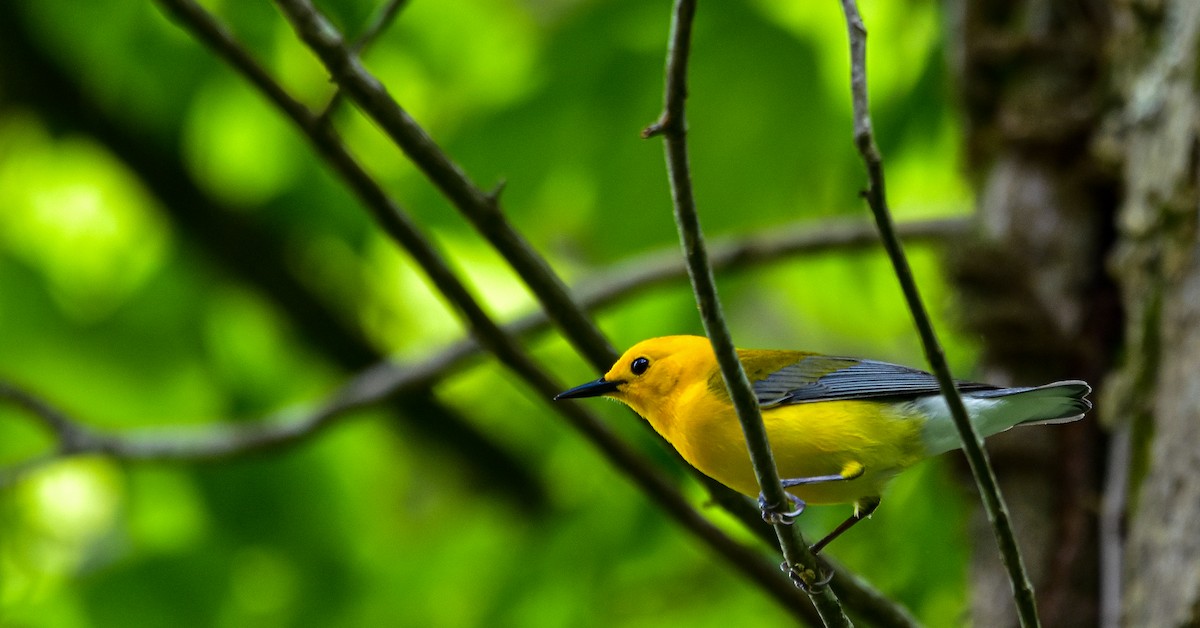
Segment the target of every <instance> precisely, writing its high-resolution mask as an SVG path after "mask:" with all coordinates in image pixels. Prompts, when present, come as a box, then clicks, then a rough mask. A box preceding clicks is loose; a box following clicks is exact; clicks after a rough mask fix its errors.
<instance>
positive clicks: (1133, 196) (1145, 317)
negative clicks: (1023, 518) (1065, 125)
mask: <svg viewBox="0 0 1200 628" xmlns="http://www.w3.org/2000/svg"><path fill="white" fill-rule="evenodd" d="M1116 17H1117V20H1116V22H1115V24H1116V27H1117V29H1116V38H1115V47H1114V57H1113V58H1114V59H1115V60H1116V61H1117V64H1118V67H1117V73H1116V76H1117V77H1118V88H1119V90H1120V93H1121V95H1122V96H1123V98H1124V102H1123V106H1122V108H1121V110H1120V111H1119V112H1118V115H1117V116H1114V117H1113V124H1112V125H1111V126H1112V127H1113V128H1114V129H1115V130H1114V133H1113V140H1114V141H1113V142H1112V144H1113V145H1114V146H1118V147H1119V150H1120V152H1121V154H1122V156H1123V158H1124V159H1123V162H1124V163H1123V171H1122V175H1123V179H1124V183H1125V189H1126V192H1125V195H1124V198H1123V201H1122V205H1121V210H1120V214H1119V216H1118V229H1119V234H1120V240H1119V246H1118V248H1117V253H1116V254H1115V255H1114V257H1113V268H1114V270H1115V272H1116V274H1117V276H1118V278H1119V281H1120V283H1121V288H1122V296H1123V299H1124V304H1125V308H1126V311H1127V312H1128V317H1129V318H1128V320H1129V324H1128V328H1127V341H1126V347H1125V364H1124V365H1123V367H1122V368H1121V370H1120V371H1119V372H1118V373H1117V375H1116V376H1115V377H1114V379H1113V382H1114V386H1113V387H1112V389H1113V393H1114V394H1112V395H1110V396H1109V397H1107V398H1106V399H1105V400H1106V401H1110V403H1111V405H1109V411H1108V412H1106V416H1107V417H1108V418H1109V419H1110V420H1112V421H1113V422H1115V423H1116V424H1117V426H1118V429H1119V430H1120V431H1121V432H1122V433H1124V434H1129V435H1131V436H1130V437H1127V438H1126V439H1125V442H1130V443H1131V445H1130V446H1129V447H1126V448H1115V449H1114V454H1115V455H1116V457H1115V458H1114V459H1113V460H1112V464H1113V465H1114V468H1117V469H1120V470H1122V471H1124V472H1125V473H1124V476H1123V477H1124V478H1127V479H1126V480H1125V481H1122V482H1113V483H1111V485H1112V487H1113V488H1112V489H1111V490H1110V491H1109V493H1108V494H1107V495H1106V498H1107V499H1108V500H1109V503H1108V504H1107V505H1108V506H1110V507H1112V510H1113V511H1114V512H1116V513H1120V512H1124V513H1126V516H1127V530H1128V533H1127V536H1126V537H1125V538H1124V539H1123V544H1122V543H1121V541H1122V539H1121V538H1120V535H1119V534H1112V535H1108V536H1107V537H1106V538H1107V539H1109V542H1110V544H1120V545H1117V546H1116V547H1112V546H1110V547H1107V548H1106V551H1109V552H1111V553H1113V554H1114V555H1115V556H1120V555H1121V552H1120V550H1121V549H1123V554H1124V561H1123V562H1124V566H1123V569H1122V570H1121V571H1120V572H1118V573H1112V574H1107V579H1106V584H1107V585H1108V586H1107V587H1106V588H1107V589H1110V590H1111V592H1112V594H1113V595H1117V594H1119V593H1123V594H1124V595H1123V597H1122V599H1121V603H1120V605H1119V607H1118V606H1117V605H1116V604H1115V603H1114V604H1113V605H1112V609H1111V610H1110V613H1111V614H1112V615H1111V618H1112V620H1113V623H1114V625H1115V622H1116V613H1117V612H1120V613H1121V614H1122V616H1121V623H1122V624H1123V625H1129V626H1184V625H1188V626H1194V625H1197V624H1200V527H1198V526H1197V523H1196V522H1197V521H1198V520H1200V481H1197V479H1196V477H1197V476H1196V471H1197V469H1198V468H1200V379H1197V377H1196V373H1197V371H1200V255H1198V253H1200V249H1198V248H1197V240H1196V214H1197V210H1198V209H1200V207H1198V203H1197V189H1196V179H1197V167H1198V166H1197V158H1198V146H1197V122H1198V121H1200V115H1198V114H1200V99H1198V94H1197V86H1196V80H1197V75H1196V72H1197V66H1196V55H1197V52H1198V50H1197V43H1198V42H1200V3H1198V2H1196V1H1195V0H1164V1H1162V2H1146V1H1143V2H1127V3H1124V4H1123V6H1122V7H1121V9H1120V11H1119V12H1118V13H1117V15H1116ZM1126 454H1127V455H1126ZM1116 477H1121V476H1116Z"/></svg>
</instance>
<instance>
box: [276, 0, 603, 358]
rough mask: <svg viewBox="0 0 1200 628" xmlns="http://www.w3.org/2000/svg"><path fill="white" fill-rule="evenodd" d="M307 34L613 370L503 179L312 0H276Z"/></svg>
mask: <svg viewBox="0 0 1200 628" xmlns="http://www.w3.org/2000/svg"><path fill="white" fill-rule="evenodd" d="M276 4H277V5H278V6H279V8H280V10H281V11H282V12H283V14H284V16H285V17H286V18H287V19H288V21H289V22H291V24H292V27H293V28H294V29H295V30H296V32H297V34H299V36H300V38H301V39H303V40H304V42H305V43H306V44H307V45H308V46H309V48H311V49H312V50H313V52H315V53H316V54H317V56H318V57H319V58H320V59H321V61H322V62H323V63H324V64H325V67H326V69H327V70H328V71H329V73H330V75H331V76H332V77H333V79H334V80H335V81H336V82H337V84H338V86H339V87H340V88H341V90H342V91H344V92H345V93H346V95H348V96H349V97H350V98H351V99H352V100H354V102H355V104H357V105H358V106H359V108H361V109H362V110H363V111H364V112H365V113H366V114H367V115H368V116H370V118H371V119H372V120H374V121H375V122H376V123H377V124H379V126H380V127H381V128H382V129H383V130H384V132H386V133H387V134H388V136H389V137H391V138H392V140H393V141H394V142H396V144H397V145H398V146H399V147H400V148H401V150H403V151H404V153H405V154H406V155H408V157H409V159H410V160H412V162H413V163H414V164H415V165H416V166H417V167H418V168H420V169H421V171H422V172H424V173H425V176H426V177H427V178H428V179H429V180H430V181H431V182H432V183H433V184H434V185H435V186H437V188H438V190H440V191H441V192H442V194H443V195H444V196H445V197H446V198H447V199H449V200H450V202H451V203H452V204H453V205H454V206H455V207H456V208H458V210H459V211H460V212H461V213H462V214H463V216H465V217H466V218H467V220H468V221H470V222H471V224H472V225H473V226H474V227H475V229H476V230H477V231H478V232H479V233H480V234H481V235H483V236H484V237H485V238H487V240H488V242H490V243H491V244H492V246H493V247H495V248H496V250H497V251H499V252H500V254H501V255H502V256H503V257H504V259H505V260H506V261H507V262H508V263H509V265H511V266H512V267H513V269H514V270H515V271H516V272H517V274H518V275H519V276H520V277H521V279H522V280H524V281H525V283H526V284H527V285H528V286H529V289H530V290H531V291H532V292H533V294H534V296H535V297H536V298H537V299H538V301H539V302H540V303H541V304H542V307H543V308H544V309H545V310H546V313H547V314H549V316H550V318H551V319H552V320H553V321H554V322H555V324H556V325H558V326H559V327H560V328H561V329H562V331H563V334H564V335H565V337H566V338H567V340H568V341H570V342H571V344H572V345H573V346H574V347H575V348H576V350H578V351H579V352H580V354H582V355H583V356H584V357H586V358H587V360H588V361H589V362H590V363H591V364H592V366H593V367H595V368H597V369H608V367H610V366H612V363H613V361H615V360H616V359H617V353H616V351H614V350H613V348H612V346H611V345H609V343H608V340H606V339H605V338H604V335H603V334H602V333H600V329H599V327H597V326H596V324H595V323H594V322H592V320H591V319H590V318H589V317H588V315H587V313H586V312H585V311H584V310H583V309H582V308H580V307H579V306H578V305H576V303H575V302H574V300H573V299H572V298H571V295H570V293H569V292H568V291H567V288H566V286H565V285H564V284H563V283H562V280H561V279H560V278H559V277H558V275H556V274H555V273H554V272H553V271H552V270H550V266H549V265H548V264H547V263H546V260H545V259H543V258H542V257H541V256H540V255H539V254H538V253H537V252H536V251H535V250H534V249H533V247H532V246H531V245H530V244H529V242H527V241H526V240H525V238H524V237H523V236H521V234H520V233H518V232H517V231H516V229H514V228H513V227H512V225H511V224H509V222H508V219H507V218H506V217H505V216H504V214H503V212H501V211H500V199H499V193H500V191H501V188H502V186H499V187H497V188H496V189H495V190H493V191H492V192H490V193H489V192H484V191H483V190H481V189H480V188H479V187H478V186H476V185H475V184H474V183H473V182H472V181H471V180H470V178H469V177H467V175H466V173H464V172H463V170H462V168H461V167H459V165H458V164H456V163H455V162H454V161H453V160H451V159H450V157H449V156H448V155H447V154H446V153H445V152H444V151H442V149H441V148H440V147H439V146H438V145H437V144H436V143H435V142H434V141H433V138H431V137H430V136H429V134H428V133H426V132H425V129H423V128H421V126H420V125H419V124H417V122H416V121H415V120H413V119H412V117H411V116H409V115H408V112H406V111H405V110H404V109H403V108H401V107H400V105H399V104H398V103H397V102H396V101H395V100H394V99H393V98H392V97H391V95H390V94H388V92H387V89H386V88H384V86H383V84H382V83H381V82H380V81H379V80H378V79H377V78H375V77H374V76H373V75H372V74H371V73H370V72H368V71H367V69H366V68H364V67H363V65H362V63H361V62H360V61H359V59H358V57H357V56H356V55H355V54H354V53H353V51H351V50H350V48H348V47H347V46H346V43H345V40H344V39H343V38H342V35H341V33H339V32H338V31H337V29H336V28H335V27H334V26H333V24H331V23H330V22H329V20H327V19H326V18H325V17H324V16H323V15H321V13H320V12H318V11H317V9H316V7H314V6H313V4H312V2H310V1H309V0H276Z"/></svg>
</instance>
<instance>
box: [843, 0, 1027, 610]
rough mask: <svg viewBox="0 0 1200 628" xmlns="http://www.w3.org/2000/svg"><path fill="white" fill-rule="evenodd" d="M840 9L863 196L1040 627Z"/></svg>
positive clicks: (861, 50)
mask: <svg viewBox="0 0 1200 628" xmlns="http://www.w3.org/2000/svg"><path fill="white" fill-rule="evenodd" d="M842 10H843V12H844V13H845V15H846V26H847V30H848V32H849V39H850V90H851V94H852V101H853V107H854V143H855V145H857V146H858V151H859V152H860V153H861V154H862V158H863V162H864V163H865V165H866V169H867V180H868V185H867V190H866V192H865V194H864V196H865V197H866V199H867V204H868V205H870V207H871V213H872V214H873V215H874V216H875V223H876V224H877V225H878V227H879V235H880V238H881V239H882V240H883V245H884V248H885V249H886V250H887V253H888V257H889V258H891V260H892V266H893V267H894V268H895V271H896V278H897V279H898V280H899V282H900V287H901V289H902V290H903V292H904V298H905V300H906V301H907V302H908V308H909V310H910V311H911V312H912V316H913V322H914V323H915V324H916V327H917V332H918V333H919V334H920V336H921V344H922V345H923V346H924V347H925V358H926V359H927V360H928V361H929V366H930V367H931V370H932V371H933V373H934V375H936V376H937V380H938V385H939V387H940V388H941V391H942V396H943V397H945V398H946V405H947V406H949V408H950V415H951V417H953V419H954V426H955V427H956V428H957V430H958V435H959V438H960V439H961V440H962V443H963V452H964V453H965V454H966V456H967V462H968V463H969V465H970V467H971V473H972V475H974V476H975V483H976V485H977V486H978V487H979V493H980V496H981V497H982V499H983V505H984V508H985V510H986V511H987V514H988V519H989V520H990V521H991V522H992V529H993V532H994V533H995V536H996V543H997V545H999V548H1000V558H1001V560H1002V561H1003V562H1004V566H1005V568H1006V569H1007V570H1008V577H1009V581H1010V583H1011V585H1012V589H1013V600H1014V602H1015V603H1016V606H1017V615H1018V617H1019V618H1020V620H1021V625H1022V626H1038V625H1039V621H1038V616H1037V604H1036V600H1035V599H1034V595H1033V585H1032V584H1030V582H1029V576H1028V575H1027V574H1026V571H1025V565H1024V562H1023V561H1022V559H1021V552H1020V550H1019V548H1018V547H1017V541H1016V538H1015V536H1014V535H1013V530H1012V522H1011V521H1010V519H1009V514H1008V507H1007V506H1005V504H1004V497H1003V496H1002V495H1001V494H1000V487H999V486H998V485H997V483H996V474H995V472H993V471H992V465H991V463H990V462H989V461H988V456H987V451H986V450H985V449H984V448H983V440H982V439H981V438H979V434H977V433H976V432H975V428H974V426H972V425H971V420H970V418H969V417H968V416H967V410H966V407H964V406H963V401H962V397H961V396H960V395H959V394H958V390H957V389H956V388H955V387H954V378H953V377H952V376H951V374H950V368H949V367H948V366H947V365H946V356H945V354H944V353H943V352H942V347H941V345H940V344H939V343H938V340H937V335H936V333H935V332H934V329H933V323H931V322H930V320H929V314H928V313H927V312H926V311H925V305H924V304H923V303H922V301H921V294H920V292H919V291H918V290H917V283H916V281H915V280H914V279H913V275H912V269H911V268H909V265H908V259H907V257H906V256H905V254H904V248H903V247H902V245H901V244H900V240H899V238H897V237H896V233H895V225H893V224H892V216H891V213H890V211H889V210H888V205H887V195H886V193H885V191H884V177H883V159H882V157H881V156H880V154H879V148H878V147H877V146H876V145H875V137H874V133H873V131H872V128H871V114H870V108H869V106H868V102H867V29H866V27H865V26H863V22H862V17H861V16H860V15H859V12H858V6H857V4H856V2H855V0H842Z"/></svg>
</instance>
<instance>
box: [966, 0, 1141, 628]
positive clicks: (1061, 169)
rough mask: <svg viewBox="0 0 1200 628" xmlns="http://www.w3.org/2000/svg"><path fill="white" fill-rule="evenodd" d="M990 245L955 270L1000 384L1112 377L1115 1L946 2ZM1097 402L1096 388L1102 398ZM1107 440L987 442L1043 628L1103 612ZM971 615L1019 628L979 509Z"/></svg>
mask: <svg viewBox="0 0 1200 628" xmlns="http://www.w3.org/2000/svg"><path fill="white" fill-rule="evenodd" d="M947 9H948V11H949V14H950V16H951V17H950V24H949V26H948V29H947V32H948V33H951V38H952V41H951V42H950V48H951V65H952V66H953V69H954V70H955V71H956V73H957V74H958V76H959V79H960V81H959V85H960V86H961V90H962V91H961V100H962V108H963V113H964V118H965V122H966V126H967V144H966V149H967V150H966V154H967V159H968V167H969V172H970V176H971V177H972V179H973V183H974V185H975V188H976V191H977V195H978V198H979V202H978V213H977V216H978V222H979V237H978V240H977V241H975V242H971V243H968V244H966V245H964V246H962V247H961V248H960V250H959V251H958V252H957V254H956V255H954V257H953V258H952V260H951V264H950V266H951V268H952V271H951V272H952V279H953V280H954V281H955V283H956V287H957V289H958V292H959V294H960V295H962V301H963V303H962V305H963V309H964V315H963V322H964V324H965V325H966V327H967V328H968V330H970V331H972V332H974V333H976V334H977V335H978V337H979V338H981V339H982V341H983V342H984V347H983V349H984V361H985V365H986V368H987V369H988V370H989V372H988V373H987V375H986V377H987V378H988V379H989V380H990V381H995V382H998V383H1006V382H1007V383H1012V384H1040V383H1046V382H1049V381H1053V380H1057V379H1067V378H1072V379H1074V378H1080V379H1086V380H1088V381H1089V382H1091V383H1092V384H1093V386H1097V384H1100V383H1102V382H1103V379H1104V376H1105V374H1106V373H1107V372H1108V371H1109V370H1110V368H1111V356H1112V355H1113V353H1114V347H1115V346H1116V343H1117V342H1118V337H1119V335H1120V332H1121V328H1122V322H1121V315H1120V311H1119V307H1118V305H1117V304H1118V298H1117V291H1116V288H1115V286H1114V285H1113V284H1112V282H1111V280H1110V279H1109V278H1108V275H1107V273H1106V272H1105V257H1106V255H1107V254H1108V250H1109V249H1110V247H1111V242H1112V237H1113V236H1112V233H1113V229H1112V226H1111V225H1112V224H1113V220H1114V218H1113V216H1114V214H1115V211H1116V206H1117V203H1118V198H1119V194H1118V192H1117V183H1116V182H1117V178H1116V174H1117V173H1116V170H1115V168H1113V167H1112V166H1109V165H1106V164H1108V163H1109V160H1108V159H1106V158H1104V157H1103V155H1101V154H1098V153H1097V151H1095V150H1094V149H1093V147H1094V146H1095V145H1096V143H1097V140H1098V138H1099V137H1100V135H1099V133H1098V132H1097V129H1099V128H1100V126H1101V124H1100V123H1101V120H1102V119H1103V115H1104V113H1105V111H1104V106H1105V105H1106V103H1107V102H1108V99H1107V95H1108V93H1109V87H1108V86H1109V80H1110V79H1109V67H1108V59H1107V57H1106V56H1105V53H1106V51H1107V41H1108V39H1109V37H1110V36H1111V26H1110V20H1109V17H1110V11H1109V9H1108V8H1107V6H1106V4H1105V3H1104V2H1088V1H1083V0H1080V1H1076V2H1062V1H1061V0H1024V1H1021V2H1014V1H1012V0H973V1H971V2H967V3H957V2H951V3H947ZM1098 392H1099V391H1098ZM1103 440H1104V438H1103V435H1102V432H1101V430H1100V427H1099V422H1098V421H1097V419H1096V413H1093V414H1092V416H1091V417H1089V419H1088V420H1085V421H1080V422H1077V423H1073V424H1070V425H1066V426H1060V427H1058V428H1055V429H1049V428H1041V429H1029V430H1014V431H1013V432H1009V433H1006V434H1003V435H1001V436H1000V437H998V438H995V439H990V440H989V441H988V449H989V452H990V453H991V455H992V459H993V462H994V463H995V466H996V470H997V474H998V475H999V477H1000V484H1001V488H1002V489H1003V490H1004V495H1005V498H1006V501H1007V502H1008V505H1009V508H1010V511H1011V512H1012V515H1013V521H1014V526H1015V528H1016V531H1017V534H1018V538H1019V539H1020V541H1021V546H1022V550H1023V553H1024V556H1025V561H1026V564H1027V566H1028V568H1029V570H1030V576H1031V578H1032V579H1033V581H1034V584H1035V587H1036V589H1037V592H1038V604H1039V611H1040V615H1041V617H1042V620H1043V623H1044V625H1046V626H1086V625H1094V624H1095V623H1096V622H1097V619H1098V616H1099V611H1098V609H1099V606H1100V604H1099V582H1100V579H1099V563H1098V561H1097V552H1096V547H1097V538H1098V518H1097V512H1096V508H1095V504H1096V503H1097V502H1098V498H1099V493H1100V486H1101V484H1100V478H1101V475H1102V471H1101V469H1100V463H1099V461H1100V460H1101V459H1102V455H1103V451H1104V448H1103ZM972 534H973V535H974V536H975V537H976V538H975V540H974V543H973V546H974V547H975V548H977V551H976V552H975V555H974V557H973V562H972V566H971V581H972V596H973V597H972V600H971V614H972V618H973V622H974V624H975V625H978V626H1005V625H1015V624H1016V615H1015V612H1014V610H1013V602H1012V596H1011V592H1010V587H1009V585H1008V583H1007V578H1006V576H1005V572H1004V570H1003V569H1002V568H1001V566H1000V564H999V560H998V558H997V552H996V550H995V547H996V544H995V541H994V540H993V537H992V532H991V528H990V526H989V525H988V523H987V521H986V519H985V518H984V517H983V513H982V510H980V511H979V512H978V514H977V515H976V516H975V518H974V522H973V525H972Z"/></svg>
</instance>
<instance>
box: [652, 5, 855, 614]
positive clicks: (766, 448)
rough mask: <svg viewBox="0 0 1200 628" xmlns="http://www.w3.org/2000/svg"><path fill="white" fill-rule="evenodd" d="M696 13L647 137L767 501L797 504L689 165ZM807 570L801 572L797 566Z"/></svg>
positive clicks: (802, 581)
mask: <svg viewBox="0 0 1200 628" xmlns="http://www.w3.org/2000/svg"><path fill="white" fill-rule="evenodd" d="M695 13H696V3H695V0H676V2H675V12H674V14H673V17H672V20H671V37H670V45H669V47H668V51H667V67H666V87H665V95H664V105H663V113H662V116H661V117H660V118H659V119H658V121H657V122H655V123H654V124H653V125H651V126H650V127H648V128H647V129H646V130H645V132H643V137H650V136H652V135H658V134H661V135H663V140H664V142H663V145H664V150H665V152H666V160H667V170H668V171H669V172H668V173H669V178H670V182H671V195H672V197H673V200H674V206H675V222H676V224H677V226H678V228H679V239H680V241H681V242H682V244H683V249H684V253H685V257H686V259H687V265H688V275H689V276H690V277H691V280H692V288H693V290H694V292H695V294H696V304H697V305H698V306H699V308H700V315H701V318H702V319H703V321H704V329H705V331H706V332H707V333H708V337H709V339H710V341H711V342H712V346H713V351H714V353H715V354H716V357H717V362H718V364H719V365H720V368H721V376H722V378H723V379H724V380H725V386H726V388H727V389H728V390H729V395H730V398H731V399H732V400H733V404H734V407H735V408H736V409H737V415H738V421H739V422H741V424H742V431H743V432H744V433H745V436H746V444H747V446H748V448H749V451H750V460H751V463H752V464H753V466H754V475H755V476H756V477H757V479H758V483H759V486H760V487H761V488H762V491H763V495H764V496H765V498H766V500H767V503H771V504H779V505H781V506H783V505H787V504H790V503H791V501H790V500H789V499H788V498H787V494H786V493H785V492H784V490H783V485H782V484H781V483H780V479H779V472H778V470H777V469H776V468H775V459H774V456H773V455H772V453H771V446H770V444H769V443H768V442H767V431H766V428H765V426H764V425H763V420H762V415H761V413H760V411H759V408H758V402H757V400H756V399H755V397H754V392H753V391H752V390H751V388H750V380H749V379H748V378H747V377H746V373H745V371H744V370H743V369H742V364H741V362H740V361H739V360H738V357H737V349H736V348H735V347H734V344H733V337H732V336H731V335H730V333H729V328H728V327H727V326H726V324H725V318H724V316H723V315H722V313H721V302H720V300H719V298H718V296H717V286H716V282H715V281H714V280H713V275H712V268H711V266H710V265H709V261H708V250H707V248H706V246H705V243H704V234H703V232H702V230H701V228H700V219H699V216H698V215H697V212H696V201H695V197H694V195H693V192H692V180H691V172H690V167H689V165H688V151H687V120H686V110H685V107H684V105H685V100H686V98H687V64H688V54H689V51H690V48H691V34H692V20H693V18H694V17H695ZM774 525H775V534H776V536H777V537H778V539H779V547H780V549H781V550H782V551H783V558H784V561H785V562H784V568H785V569H786V570H787V571H788V572H789V573H792V574H794V577H795V578H796V581H797V584H799V585H802V586H803V587H804V588H805V589H806V590H807V591H808V592H809V594H810V596H811V598H812V600H813V604H814V605H815V606H816V608H817V612H818V613H819V614H820V616H821V621H822V622H823V623H824V624H825V625H826V626H848V625H850V621H849V620H848V619H847V618H846V615H845V613H844V612H843V611H842V607H841V605H840V604H839V603H838V601H837V596H836V595H834V593H833V591H832V590H831V589H829V588H828V587H827V586H825V585H824V583H821V582H818V581H819V580H820V579H821V576H820V575H818V574H820V567H819V565H818V564H817V559H816V556H814V555H813V553H812V552H811V551H809V550H808V546H807V544H805V542H804V539H803V537H802V536H801V535H800V531H799V529H798V528H796V527H794V526H791V525H788V524H785V523H783V522H782V521H779V522H776V523H775V524H774ZM797 568H799V569H797Z"/></svg>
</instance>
